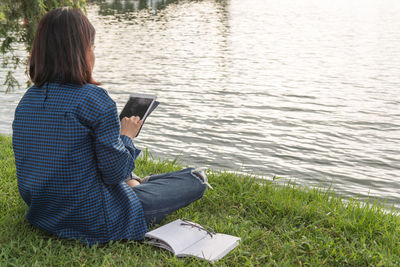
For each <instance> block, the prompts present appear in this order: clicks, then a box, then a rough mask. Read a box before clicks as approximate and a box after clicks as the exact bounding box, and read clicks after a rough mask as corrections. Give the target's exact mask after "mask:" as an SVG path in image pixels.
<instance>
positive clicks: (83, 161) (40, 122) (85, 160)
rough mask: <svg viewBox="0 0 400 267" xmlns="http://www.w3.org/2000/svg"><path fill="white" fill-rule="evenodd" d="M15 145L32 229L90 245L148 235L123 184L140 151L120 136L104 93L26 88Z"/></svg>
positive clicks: (72, 87)
mask: <svg viewBox="0 0 400 267" xmlns="http://www.w3.org/2000/svg"><path fill="white" fill-rule="evenodd" d="M13 148H14V154H15V165H16V168H17V180H18V189H19V192H20V195H21V197H22V198H23V200H24V201H25V202H26V204H27V205H28V207H29V209H28V212H27V215H26V217H27V219H28V221H29V222H30V223H31V224H32V225H34V226H36V227H38V228H40V229H42V230H45V231H47V232H50V233H53V234H55V235H57V236H59V237H62V238H72V239H78V240H81V241H82V242H84V243H87V244H89V245H92V244H96V243H105V242H108V241H110V240H120V239H133V240H140V239H142V238H143V236H144V234H145V233H146V232H147V230H148V229H147V226H146V222H145V219H144V215H143V209H142V206H141V202H140V200H139V199H138V198H137V197H136V195H135V193H134V191H133V190H132V189H131V188H130V187H129V186H128V185H127V184H126V183H125V182H124V180H125V179H127V177H128V176H129V174H130V173H131V172H132V170H133V169H134V168H135V159H136V158H137V156H138V155H139V153H140V150H138V149H136V148H135V147H134V145H133V142H132V140H131V139H130V138H129V137H127V136H124V135H122V136H120V122H119V118H118V113H117V108H116V105H115V102H114V101H113V100H112V99H111V98H110V97H109V96H108V94H107V92H106V91H105V90H104V89H102V88H99V87H97V86H95V85H91V84H86V85H83V86H79V85H73V84H60V83H46V84H44V85H43V86H41V87H40V88H38V87H36V86H32V87H31V88H29V89H28V90H27V92H26V93H25V95H24V96H23V97H22V99H21V101H20V103H19V104H18V106H17V108H16V111H15V118H14V122H13Z"/></svg>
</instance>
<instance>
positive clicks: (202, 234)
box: [145, 219, 240, 262]
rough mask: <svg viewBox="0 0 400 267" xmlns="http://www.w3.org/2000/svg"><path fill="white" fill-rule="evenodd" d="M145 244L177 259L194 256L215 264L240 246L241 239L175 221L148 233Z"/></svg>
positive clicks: (182, 221)
mask: <svg viewBox="0 0 400 267" xmlns="http://www.w3.org/2000/svg"><path fill="white" fill-rule="evenodd" d="M145 239H146V240H145V242H146V243H148V244H150V245H152V246H156V247H160V248H164V249H167V250H169V251H171V252H172V253H174V254H175V255H176V256H177V257H189V256H194V257H197V258H200V259H205V260H208V261H211V262H214V261H216V260H218V259H221V258H222V257H224V256H225V255H226V254H228V252H230V251H231V250H232V249H234V248H235V247H236V246H237V245H238V244H239V240H240V238H239V237H236V236H231V235H226V234H218V233H213V232H210V231H208V230H207V229H205V228H204V227H202V226H201V225H199V224H197V223H193V222H190V221H186V220H181V219H178V220H175V221H173V222H170V223H168V224H166V225H163V226H161V227H159V228H157V229H155V230H153V231H150V232H148V233H146V235H145Z"/></svg>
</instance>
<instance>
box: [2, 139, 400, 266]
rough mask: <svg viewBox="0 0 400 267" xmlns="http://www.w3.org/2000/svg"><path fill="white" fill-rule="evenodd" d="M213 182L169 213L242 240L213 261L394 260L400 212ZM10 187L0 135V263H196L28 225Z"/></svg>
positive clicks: (152, 163)
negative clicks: (88, 241)
mask: <svg viewBox="0 0 400 267" xmlns="http://www.w3.org/2000/svg"><path fill="white" fill-rule="evenodd" d="M180 168H181V166H179V165H178V164H176V163H175V162H168V161H159V160H153V159H151V158H149V157H146V156H145V157H141V158H140V160H139V161H138V164H137V174H139V175H146V174H148V173H161V172H167V171H172V170H177V169H180ZM209 180H210V183H211V184H212V185H213V187H214V190H208V191H207V192H206V194H205V196H204V197H203V198H202V199H201V200H200V201H198V202H196V203H194V204H193V205H191V206H189V207H187V208H184V209H183V210H181V211H179V212H177V213H175V214H173V215H171V216H169V217H168V218H167V219H166V220H165V221H164V222H163V223H165V222H168V221H171V220H174V219H176V218H180V217H186V218H191V219H193V220H195V221H196V222H198V223H200V224H204V225H207V226H210V227H212V228H214V229H215V230H216V231H217V232H222V233H227V234H232V235H236V236H240V237H241V238H242V243H241V244H240V246H239V247H237V248H236V249H235V250H234V251H233V252H231V253H230V254H228V255H227V256H226V257H225V258H223V259H222V260H220V261H218V265H225V266H234V265H237V266H244V265H249V266H253V265H259V266H268V265H270V266H303V265H304V266H368V265H374V266H375V265H382V266H394V265H400V256H399V255H400V242H399V241H400V220H399V217H397V216H395V215H393V214H388V213H387V212H384V210H383V208H381V207H379V206H377V205H367V206H365V205H362V204H361V203H359V202H357V201H355V200H353V201H350V202H346V203H343V202H342V201H341V199H340V198H337V197H335V196H334V195H333V193H332V192H328V193H327V192H324V191H321V190H317V189H312V190H304V189H298V188H296V187H294V186H290V185H287V186H277V185H274V184H273V183H271V182H263V185H260V184H259V182H257V181H256V180H254V179H253V178H251V177H246V176H237V175H235V174H232V173H224V172H213V173H209ZM25 211H26V206H25V204H24V203H23V202H22V200H21V199H20V197H19V195H18V190H17V185H16V174H15V166H14V160H13V153H12V147H11V140H10V138H8V137H3V136H0V266H13V265H14V266H64V265H65V266H82V265H88V266H114V265H115V266H123V265H127V266H128V265H129V266H198V265H208V263H207V262H204V261H201V260H197V259H192V258H189V259H178V258H175V257H173V255H172V254H171V253H169V252H167V251H164V250H161V249H156V248H153V247H150V246H147V245H144V244H140V243H138V242H112V243H109V244H107V245H105V246H94V247H92V248H89V247H87V246H85V245H81V244H80V243H78V242H75V241H69V240H61V239H58V238H56V237H54V236H48V235H46V234H44V233H42V232H41V231H38V230H36V229H34V228H32V227H31V226H30V225H29V224H28V223H27V222H26V220H25V219H24V213H25Z"/></svg>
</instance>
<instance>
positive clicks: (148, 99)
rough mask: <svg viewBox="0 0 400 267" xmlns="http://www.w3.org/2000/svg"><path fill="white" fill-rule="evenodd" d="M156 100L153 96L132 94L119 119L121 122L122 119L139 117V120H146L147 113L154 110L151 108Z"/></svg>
mask: <svg viewBox="0 0 400 267" xmlns="http://www.w3.org/2000/svg"><path fill="white" fill-rule="evenodd" d="M156 99H157V96H155V95H148V94H132V95H131V96H130V97H129V100H128V102H127V103H126V105H125V107H124V108H123V109H122V111H121V114H120V115H119V119H120V120H122V118H124V117H128V118H129V117H132V116H139V117H140V119H141V120H143V121H144V120H146V118H147V116H148V115H149V112H151V111H152V110H153V109H154V108H153V109H152V106H153V104H154V102H155V101H156Z"/></svg>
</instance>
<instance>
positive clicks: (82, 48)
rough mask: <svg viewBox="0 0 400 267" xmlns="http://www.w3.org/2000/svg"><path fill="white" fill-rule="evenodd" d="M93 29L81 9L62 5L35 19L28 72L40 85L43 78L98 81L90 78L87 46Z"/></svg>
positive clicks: (66, 80)
mask: <svg viewBox="0 0 400 267" xmlns="http://www.w3.org/2000/svg"><path fill="white" fill-rule="evenodd" d="M95 34H96V31H95V29H94V27H93V25H92V24H91V23H90V22H89V20H88V19H87V17H86V16H85V15H84V14H83V12H82V11H81V10H79V9H76V8H69V7H62V8H57V9H54V10H52V11H50V12H48V13H47V14H46V15H44V16H43V17H42V19H41V20H40V21H39V24H38V27H37V30H36V35H35V40H34V41H33V45H32V50H31V53H30V57H29V60H28V66H29V76H30V78H31V80H32V82H33V83H34V84H35V85H36V86H38V87H40V86H42V85H43V84H44V83H45V82H53V81H56V80H59V81H60V82H61V83H74V84H80V85H82V84H85V83H93V84H99V83H98V82H96V81H94V80H93V78H92V69H93V62H94V58H91V56H92V55H93V54H92V53H90V49H91V48H92V46H93V45H94V38H95Z"/></svg>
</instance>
